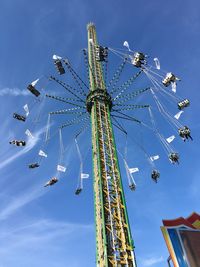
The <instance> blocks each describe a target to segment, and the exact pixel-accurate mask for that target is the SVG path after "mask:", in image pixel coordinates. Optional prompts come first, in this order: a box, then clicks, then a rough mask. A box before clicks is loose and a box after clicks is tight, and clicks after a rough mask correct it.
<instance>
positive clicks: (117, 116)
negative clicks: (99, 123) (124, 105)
mask: <svg viewBox="0 0 200 267" xmlns="http://www.w3.org/2000/svg"><path fill="white" fill-rule="evenodd" d="M115 112H116V113H119V114H120V115H122V116H119V115H112V116H113V117H116V118H120V119H125V120H129V121H134V122H138V123H141V121H140V120H137V119H135V118H134V117H131V116H129V115H127V114H124V113H122V112H121V111H115Z"/></svg>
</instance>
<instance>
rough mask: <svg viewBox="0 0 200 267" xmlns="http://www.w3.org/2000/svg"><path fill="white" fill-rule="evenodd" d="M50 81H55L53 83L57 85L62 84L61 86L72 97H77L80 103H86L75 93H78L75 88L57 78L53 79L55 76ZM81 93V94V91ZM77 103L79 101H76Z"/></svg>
mask: <svg viewBox="0 0 200 267" xmlns="http://www.w3.org/2000/svg"><path fill="white" fill-rule="evenodd" d="M50 79H51V80H53V81H55V82H56V83H58V84H60V85H61V86H62V87H63V88H65V90H67V91H68V92H69V93H70V94H72V95H73V96H75V97H76V98H77V99H79V101H80V102H84V100H83V99H82V98H81V97H79V96H78V95H77V94H76V93H75V92H77V90H76V89H75V88H73V87H72V86H71V85H69V84H66V83H64V82H62V81H60V80H58V79H57V78H55V77H53V76H51V77H50ZM73 91H75V92H73ZM79 93H80V91H79ZM84 95H85V94H84ZM76 101H78V100H76Z"/></svg>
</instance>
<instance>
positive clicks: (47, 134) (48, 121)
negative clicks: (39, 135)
mask: <svg viewBox="0 0 200 267" xmlns="http://www.w3.org/2000/svg"><path fill="white" fill-rule="evenodd" d="M50 124H51V114H48V119H47V125H46V131H45V139H44V142H45V143H47V142H48V141H49V139H50Z"/></svg>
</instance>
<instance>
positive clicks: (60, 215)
mask: <svg viewBox="0 0 200 267" xmlns="http://www.w3.org/2000/svg"><path fill="white" fill-rule="evenodd" d="M199 8H200V4H199V2H198V1H195V0H191V1H186V0H182V1H181V0H176V1H172V0H169V1H162V0H160V1H158V0H153V1H147V0H141V1H130V0H127V1H120V0H110V1H101V2H100V1H96V0H94V1H88V0H85V1H81V0H74V1H64V0H60V1H52V0H49V1H47V0H44V1H38V0H35V1H25V0H24V1H22V0H21V1H20V0H15V1H11V0H2V1H1V9H0V33H1V42H0V58H1V60H0V101H1V105H0V119H1V131H0V146H1V151H0V171H1V179H0V229H1V231H0V267H13V266H15V267H25V266H28V267H36V266H37V267H40V266H48V267H55V266H56V267H57V266H59V267H62V266H71V267H77V266H87V267H90V266H91V267H92V266H95V231H94V214H93V194H92V178H90V179H88V180H85V181H84V191H83V192H82V194H81V195H80V196H78V197H77V196H75V195H74V191H75V188H76V184H77V179H78V167H77V166H79V159H78V155H77V153H76V150H75V146H74V143H73V136H74V134H75V133H76V132H77V130H78V127H77V126H76V127H72V128H68V129H65V130H64V131H63V134H64V135H63V136H64V144H65V147H66V153H65V165H66V166H67V172H66V175H64V176H62V177H61V178H60V181H59V183H58V184H56V185H55V186H54V187H52V188H43V184H44V183H45V182H46V181H47V180H48V179H49V178H51V177H52V176H53V175H54V174H55V170H56V165H57V163H58V153H59V143H58V136H57V135H55V136H54V137H53V138H52V139H51V141H50V143H49V146H48V148H47V153H48V158H47V159H45V160H43V162H42V165H41V167H40V168H38V169H37V170H32V171H31V170H29V169H28V168H27V164H28V163H30V162H32V161H34V159H35V156H36V155H37V153H38V150H39V149H40V148H41V146H42V143H43V135H44V127H45V125H46V120H47V113H48V111H49V110H56V109H62V108H63V107H64V105H62V104H59V103H57V102H52V101H51V100H46V101H45V104H44V105H40V104H38V103H37V104H36V105H35V106H34V108H33V109H32V110H31V115H30V118H29V119H28V120H27V123H26V124H23V123H21V122H18V121H15V120H14V119H13V118H12V113H13V112H16V111H18V112H19V113H20V112H22V111H23V109H22V107H23V105H24V104H26V103H30V102H31V101H33V100H34V97H33V96H31V95H30V94H27V91H26V86H27V84H28V83H30V82H32V81H33V80H35V79H37V78H38V77H42V76H43V75H50V74H52V73H53V74H55V70H54V66H53V64H52V55H53V54H58V55H63V56H66V57H68V58H69V59H70V62H71V63H72V64H73V66H74V67H75V68H76V69H77V70H78V72H79V73H80V74H81V76H82V77H84V78H86V75H85V71H84V69H83V68H84V65H83V57H82V54H81V49H82V48H84V47H86V46H87V33H86V24H87V23H88V22H90V21H93V22H94V23H95V24H96V27H97V32H98V39H99V41H100V43H102V44H103V45H106V46H109V47H119V48H120V47H121V48H123V46H122V45H123V42H124V41H125V40H127V41H128V42H129V44H130V46H131V48H134V50H139V51H144V52H145V53H146V54H148V55H150V56H151V57H158V58H159V59H160V62H161V68H162V69H164V70H168V71H172V72H174V73H176V74H177V76H178V77H180V78H181V82H179V84H178V88H177V91H178V94H179V95H181V96H182V97H183V98H185V97H188V98H189V99H190V100H191V106H190V107H189V108H188V109H187V110H186V111H185V112H184V114H183V115H182V118H181V120H182V122H183V124H184V125H185V124H186V125H189V126H190V128H191V131H192V136H193V138H194V141H193V142H187V143H183V142H182V141H181V140H179V138H178V137H177V138H176V139H175V141H174V143H173V145H174V146H175V147H176V150H177V151H179V153H180V155H181V159H180V165H179V166H172V165H171V164H170V163H169V161H168V159H167V157H166V155H165V154H164V152H163V150H162V148H161V146H160V145H159V143H158V141H157V140H156V138H155V137H154V136H153V134H151V133H149V132H148V130H146V129H143V130H142V135H143V142H144V145H145V147H146V149H147V151H148V153H149V154H157V153H158V154H159V155H160V160H159V162H158V164H157V167H158V168H159V170H160V172H161V177H160V181H159V183H158V184H154V183H153V182H152V181H151V179H150V177H149V172H150V169H149V166H148V163H147V162H146V161H145V159H144V155H143V154H142V153H141V151H139V149H138V147H137V146H136V145H135V144H134V143H133V142H132V141H131V140H130V139H129V140H128V142H129V150H128V163H129V165H131V166H132V167H136V166H137V167H139V169H140V172H139V173H137V174H135V180H136V183H137V190H136V191H135V192H131V191H129V189H128V185H127V178H126V174H125V170H124V168H123V164H121V171H122V177H123V183H124V188H125V192H126V200H127V206H128V211H129V217H130V222H131V228H132V234H133V239H134V241H135V246H136V257H137V261H138V266H139V267H146V266H155V267H161V266H165V265H166V259H167V257H168V252H167V249H166V246H165V243H164V240H163V238H162V234H161V231H160V226H161V225H162V219H165V218H167V219H170V218H175V217H178V216H188V215H189V214H190V213H192V212H193V211H196V212H199V205H198V204H199V200H200V197H199V191H198V188H199V186H200V181H199V171H200V170H199V156H200V155H199V145H200V140H199V130H200V121H199V117H198V116H199V99H200V98H199V97H200V93H199V80H198V78H199V64H198V63H199V62H198V60H199V58H200V46H199V40H200V33H199V27H200V17H199ZM112 62H113V63H110V69H109V77H110V78H111V74H112V73H113V71H114V69H115V63H116V64H117V63H119V59H115V58H114V57H113V61H112ZM129 67H130V66H129ZM128 71H129V73H130V72H131V71H133V72H135V71H136V70H135V69H134V68H133V69H130V68H129V70H128ZM125 77H126V76H125ZM65 79H66V81H67V82H69V83H72V84H73V81H72V80H71V78H70V75H69V73H67V74H66V76H65ZM141 84H142V85H149V84H150V82H149V81H148V79H147V78H145V77H142V78H141V80H138V82H137V83H136V86H138V87H136V88H140V86H141ZM44 85H45V79H44V78H43V79H41V81H40V83H39V84H38V86H39V88H42V87H43V86H44ZM44 90H46V91H47V92H53V93H57V94H61V95H62V96H64V94H63V91H62V89H61V88H58V87H57V86H56V85H55V84H53V83H51V84H49V85H48V86H47V87H45V89H44ZM136 101H138V103H139V102H142V103H149V102H150V103H151V102H152V100H150V94H146V95H145V96H144V97H140V98H139V99H137V100H136ZM166 103H168V102H166ZM39 108H41V114H40V117H39V122H38V123H36V124H35V123H33V122H32V121H33V119H34V118H35V117H38V110H39ZM175 110H176V109H173V107H171V106H170V105H169V111H170V112H172V113H173V112H175ZM136 115H137V117H138V118H140V119H142V120H143V119H144V121H145V122H148V121H149V116H148V113H147V112H146V111H141V113H140V112H136ZM157 117H158V123H159V125H160V128H159V129H160V130H161V132H162V133H163V134H164V136H169V135H170V134H175V132H174V131H173V129H172V128H171V127H170V125H168V124H166V123H164V122H163V120H162V119H161V118H160V117H159V116H157ZM56 119H57V117H56V118H55V120H54V121H53V122H52V129H54V130H56V128H57V127H58V125H60V123H61V120H62V119H63V118H62V119H60V118H59V119H58V120H56ZM124 126H125V127H126V129H127V130H128V132H129V134H130V136H132V135H133V136H135V137H136V138H138V140H140V139H141V134H140V132H139V131H140V129H139V128H138V127H137V126H133V125H131V124H128V123H125V124H124ZM27 128H28V129H30V130H31V131H32V132H33V134H34V136H35V139H34V141H31V142H30V143H29V146H28V147H27V148H25V149H23V148H22V149H21V148H17V147H12V146H10V145H9V143H8V142H9V140H11V139H13V138H16V139H20V138H22V139H23V138H25V135H24V131H25V130H26V129H27ZM54 130H53V131H54ZM116 140H117V143H118V148H119V149H121V148H122V147H123V145H124V137H123V135H122V134H120V133H117V132H116ZM80 143H81V150H82V151H87V150H88V148H89V147H90V130H89V129H88V130H87V131H86V133H85V134H84V135H83V136H82V137H81V142H80ZM91 163H92V162H91V150H89V152H88V153H86V156H85V161H84V171H85V172H89V173H90V175H92V171H91Z"/></svg>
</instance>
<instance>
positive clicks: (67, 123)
mask: <svg viewBox="0 0 200 267" xmlns="http://www.w3.org/2000/svg"><path fill="white" fill-rule="evenodd" d="M86 114H87V113H86V112H85V113H83V114H81V115H79V116H77V117H75V118H74V119H72V120H69V121H67V122H66V123H65V124H62V125H61V126H60V128H62V129H63V128H65V127H67V126H70V125H74V124H78V123H80V122H82V121H85V120H88V119H89V116H87V117H86V118H81V117H82V116H85V115H86Z"/></svg>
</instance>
